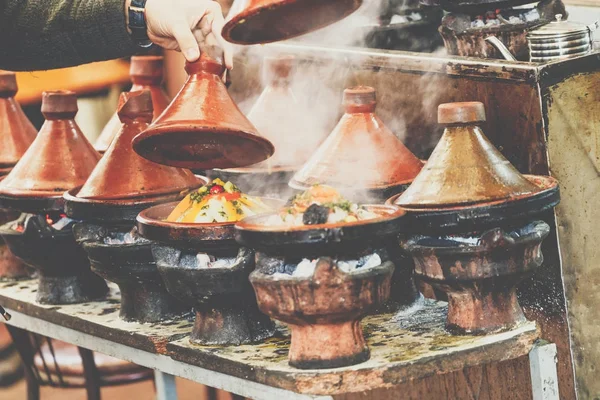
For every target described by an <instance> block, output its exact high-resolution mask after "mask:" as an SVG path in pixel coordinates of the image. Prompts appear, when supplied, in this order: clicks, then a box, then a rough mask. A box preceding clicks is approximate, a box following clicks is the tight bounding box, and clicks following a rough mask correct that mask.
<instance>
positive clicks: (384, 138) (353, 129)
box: [290, 86, 423, 190]
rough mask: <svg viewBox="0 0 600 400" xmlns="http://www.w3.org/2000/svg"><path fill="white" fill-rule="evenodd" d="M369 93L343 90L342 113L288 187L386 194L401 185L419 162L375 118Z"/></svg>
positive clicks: (409, 179) (372, 91)
mask: <svg viewBox="0 0 600 400" xmlns="http://www.w3.org/2000/svg"><path fill="white" fill-rule="evenodd" d="M376 104H377V101H376V95H375V89H373V88H371V87H367V86H359V87H355V88H351V89H346V90H345V91H344V107H345V108H346V113H345V114H344V116H343V117H342V119H341V120H340V122H339V123H338V125H337V126H336V127H335V128H334V130H333V132H332V133H331V135H329V137H328V138H327V139H326V140H325V141H324V142H323V144H322V145H321V146H320V147H319V149H318V150H317V151H316V153H314V155H313V156H312V157H311V158H310V159H309V160H308V162H307V163H306V164H305V165H304V166H303V167H302V168H301V169H300V170H299V171H298V172H297V173H296V175H294V177H293V178H292V180H291V181H290V186H291V187H293V188H295V189H301V190H303V189H308V188H309V187H311V186H313V185H315V184H324V185H329V186H333V187H338V188H357V189H359V188H364V189H369V190H373V189H386V188H391V187H395V186H400V185H405V184H408V183H410V182H412V180H413V179H414V178H415V177H416V176H417V174H418V173H419V171H421V168H422V167H423V163H422V161H421V160H419V159H418V158H417V157H416V156H415V155H414V154H413V153H412V152H411V151H410V150H408V149H407V148H406V146H404V144H403V143H402V142H401V141H400V139H398V138H397V137H396V136H395V135H394V134H393V133H392V132H391V131H390V130H389V129H388V128H387V127H386V126H385V125H384V123H383V121H381V119H379V117H378V116H377V115H376V114H375V107H376Z"/></svg>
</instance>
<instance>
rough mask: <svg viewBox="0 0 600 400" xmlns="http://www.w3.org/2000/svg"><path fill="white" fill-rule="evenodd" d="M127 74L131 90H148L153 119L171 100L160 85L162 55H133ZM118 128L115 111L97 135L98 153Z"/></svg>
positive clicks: (108, 144) (106, 147) (117, 118)
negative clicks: (129, 78) (152, 108)
mask: <svg viewBox="0 0 600 400" xmlns="http://www.w3.org/2000/svg"><path fill="white" fill-rule="evenodd" d="M129 74H130V75H131V82H132V83H133V85H132V86H131V91H132V92H137V91H140V90H150V93H151V94H152V106H153V107H154V112H153V116H154V118H153V119H156V118H158V116H159V115H160V114H162V112H163V111H164V110H165V108H167V106H168V105H169V102H170V101H171V100H170V99H169V96H168V95H167V93H165V91H164V89H163V88H162V86H161V84H162V81H163V57H162V56H133V57H131V64H130V67H129ZM120 129H121V120H120V119H119V116H118V115H117V113H115V114H114V115H113V116H112V118H111V119H110V120H109V121H108V123H107V124H106V126H105V127H104V129H103V130H102V132H101V133H100V136H98V139H96V142H95V143H94V148H95V149H96V150H98V151H99V152H100V153H104V152H105V151H106V150H107V149H108V146H110V144H111V143H112V141H113V139H114V138H115V136H116V135H117V133H118V132H119V130H120Z"/></svg>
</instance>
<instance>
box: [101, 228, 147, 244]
mask: <svg viewBox="0 0 600 400" xmlns="http://www.w3.org/2000/svg"><path fill="white" fill-rule="evenodd" d="M143 242H148V240H146V239H144V238H143V237H141V236H140V235H139V234H138V232H137V228H135V227H134V228H133V229H132V230H131V231H129V232H127V233H123V232H111V233H110V236H107V237H105V238H104V243H105V244H134V243H143Z"/></svg>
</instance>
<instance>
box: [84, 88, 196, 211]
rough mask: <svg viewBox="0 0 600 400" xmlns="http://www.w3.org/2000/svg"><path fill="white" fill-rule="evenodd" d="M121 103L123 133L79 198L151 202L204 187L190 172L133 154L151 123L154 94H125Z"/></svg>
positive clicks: (120, 115)
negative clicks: (138, 138) (136, 139)
mask: <svg viewBox="0 0 600 400" xmlns="http://www.w3.org/2000/svg"><path fill="white" fill-rule="evenodd" d="M119 103H120V104H119V110H118V116H119V119H120V121H121V129H120V130H119V132H118V133H117V136H116V137H115V140H114V141H113V143H112V144H111V145H110V147H109V148H108V150H107V151H106V153H105V154H104V156H103V157H102V159H101V160H100V162H99V163H98V165H97V166H96V168H94V171H93V172H92V174H91V175H90V177H89V179H88V180H87V181H86V182H85V184H84V185H83V187H82V188H81V190H80V191H79V193H78V194H77V197H79V198H84V199H97V200H114V199H129V198H132V199H135V198H140V197H145V198H151V197H155V196H162V195H166V194H170V193H179V192H181V191H184V190H187V189H191V188H194V187H198V186H201V185H202V182H201V181H200V180H199V179H198V178H196V177H195V176H194V174H192V172H191V171H189V170H185V169H180V168H174V167H167V166H165V165H160V164H156V163H153V162H151V161H148V160H146V159H145V158H142V157H140V156H139V155H138V154H136V153H135V152H134V151H133V148H132V147H131V141H132V140H133V138H134V137H135V136H136V135H138V134H139V133H140V132H142V131H143V130H145V129H146V128H148V125H149V124H150V121H151V120H152V97H151V92H150V91H149V90H144V91H139V92H129V93H122V94H121V98H120V102H119Z"/></svg>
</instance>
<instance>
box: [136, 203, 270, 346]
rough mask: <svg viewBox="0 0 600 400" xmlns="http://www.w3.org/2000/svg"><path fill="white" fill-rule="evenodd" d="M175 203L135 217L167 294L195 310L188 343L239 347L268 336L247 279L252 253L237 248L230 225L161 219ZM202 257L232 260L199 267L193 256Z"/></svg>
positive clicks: (232, 225) (252, 265)
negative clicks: (150, 244) (151, 242)
mask: <svg viewBox="0 0 600 400" xmlns="http://www.w3.org/2000/svg"><path fill="white" fill-rule="evenodd" d="M267 200H268V199H263V201H267ZM270 201H271V203H272V202H273V200H272V199H271V200H270ZM276 203H277V206H280V205H281V202H279V201H277V202H276ZM267 204H270V202H269V201H267ZM176 205H177V203H169V204H163V205H159V206H155V207H151V208H149V209H147V210H144V211H143V212H141V213H140V215H139V216H138V218H137V227H138V230H139V232H140V234H141V235H142V236H143V237H145V238H146V239H150V240H152V241H153V242H154V244H153V246H152V250H153V254H154V258H155V260H156V263H157V265H158V269H159V271H160V273H161V276H162V278H163V280H164V282H165V284H166V287H167V290H169V292H170V293H172V294H173V295H174V296H176V297H178V298H179V299H180V300H182V301H183V302H185V303H186V304H188V305H190V306H193V307H194V310H195V311H196V321H195V324H194V329H193V330H192V334H191V336H190V340H191V341H192V342H193V343H196V344H202V345H239V344H243V343H252V342H256V341H260V340H262V339H265V338H268V337H270V336H272V335H273V334H274V333H275V328H274V325H273V323H272V322H271V320H270V319H269V318H268V317H267V316H265V315H263V314H262V313H261V312H260V311H259V310H258V306H257V304H256V297H255V295H254V293H253V291H252V287H251V286H250V282H249V281H248V275H249V274H250V272H252V270H253V269H254V252H252V251H250V250H247V249H243V248H241V249H240V246H239V245H238V244H237V243H236V242H235V240H234V231H235V230H234V223H214V224H196V223H176V222H168V221H166V218H167V216H168V215H169V214H170V213H171V211H172V210H173V209H174V208H175V206H176ZM202 255H210V256H212V257H214V259H215V260H222V259H224V258H227V259H235V262H234V263H233V264H232V265H229V266H223V267H209V268H206V267H205V268H201V267H200V266H199V265H198V264H199V258H198V257H199V256H200V257H201V256H202Z"/></svg>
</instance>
